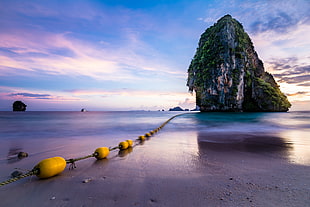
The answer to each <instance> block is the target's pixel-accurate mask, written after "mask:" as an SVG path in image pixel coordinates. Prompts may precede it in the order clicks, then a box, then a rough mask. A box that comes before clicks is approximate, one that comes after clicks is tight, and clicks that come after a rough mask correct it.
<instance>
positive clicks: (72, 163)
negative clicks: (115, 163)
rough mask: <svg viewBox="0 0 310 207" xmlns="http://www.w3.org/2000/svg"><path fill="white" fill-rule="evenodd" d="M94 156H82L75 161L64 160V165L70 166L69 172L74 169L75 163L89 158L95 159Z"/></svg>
mask: <svg viewBox="0 0 310 207" xmlns="http://www.w3.org/2000/svg"><path fill="white" fill-rule="evenodd" d="M95 156H96V153H93V154H91V155H87V156H84V157H79V158H75V159H68V160H66V163H67V164H70V166H69V170H73V169H74V168H76V165H75V162H76V161H79V160H84V159H87V158H90V157H95Z"/></svg>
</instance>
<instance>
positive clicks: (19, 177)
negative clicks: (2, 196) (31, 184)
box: [0, 170, 38, 186]
mask: <svg viewBox="0 0 310 207" xmlns="http://www.w3.org/2000/svg"><path fill="white" fill-rule="evenodd" d="M37 173H38V172H37V171H36V170H32V171H29V172H28V173H25V174H22V175H19V176H17V177H15V178H11V179H8V180H6V181H3V182H1V183H0V186H3V185H7V184H9V183H13V182H15V181H18V180H20V179H22V178H25V177H28V176H32V175H36V174H37Z"/></svg>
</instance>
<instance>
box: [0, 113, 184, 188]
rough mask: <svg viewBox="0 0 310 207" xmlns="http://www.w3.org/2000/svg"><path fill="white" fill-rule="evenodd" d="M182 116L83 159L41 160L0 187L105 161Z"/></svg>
mask: <svg viewBox="0 0 310 207" xmlns="http://www.w3.org/2000/svg"><path fill="white" fill-rule="evenodd" d="M181 115H183V114H178V115H175V116H173V117H171V118H170V119H168V120H167V121H165V122H164V123H163V124H162V125H160V126H159V127H158V128H156V129H154V130H152V131H150V132H148V133H146V134H145V135H141V136H139V137H138V138H137V139H136V140H135V141H132V140H130V139H128V140H125V141H123V142H120V143H119V144H118V146H115V147H112V148H111V147H110V148H108V147H99V148H97V149H96V150H95V152H94V153H93V154H91V155H87V156H84V157H79V158H75V159H67V160H66V159H64V158H62V157H51V158H47V159H44V160H42V161H41V162H39V163H38V164H37V165H36V166H35V167H34V168H33V169H32V170H31V171H29V172H28V173H25V174H22V175H19V176H16V177H14V178H11V179H8V180H6V181H3V182H1V183H0V187H1V186H4V185H7V184H9V183H13V182H15V181H17V180H20V179H22V178H25V177H28V176H32V175H36V176H37V177H39V178H50V177H53V176H55V175H58V174H60V173H61V172H62V171H64V169H65V168H66V165H67V164H70V166H69V170H72V169H74V168H76V165H75V162H77V161H80V160H84V159H87V158H90V157H95V158H96V159H97V160H101V159H105V158H107V156H108V155H109V153H110V152H111V151H114V150H116V149H119V150H120V151H121V150H126V149H129V148H132V147H133V146H134V143H135V142H143V141H145V140H146V138H149V137H151V136H152V135H154V134H155V133H157V132H158V131H159V130H160V129H162V128H163V127H164V126H165V125H166V124H167V123H168V122H170V121H171V120H172V119H174V118H175V117H177V116H181Z"/></svg>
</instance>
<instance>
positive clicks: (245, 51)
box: [187, 15, 291, 111]
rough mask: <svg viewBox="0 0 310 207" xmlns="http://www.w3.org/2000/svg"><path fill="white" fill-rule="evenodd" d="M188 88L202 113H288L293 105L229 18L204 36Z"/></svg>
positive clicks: (200, 41)
mask: <svg viewBox="0 0 310 207" xmlns="http://www.w3.org/2000/svg"><path fill="white" fill-rule="evenodd" d="M187 86H188V87H189V90H190V91H191V92H192V91H195V92H196V105H197V106H199V107H200V110H201V111H288V109H289V107H290V106H291V104H290V103H289V101H288V100H287V98H286V96H285V95H284V94H283V93H282V92H281V91H280V89H279V86H278V85H277V83H276V81H275V80H274V78H273V76H272V75H271V74H270V73H268V72H265V69H264V66H263V62H262V61H261V60H260V59H259V58H258V55H257V53H256V52H255V50H254V46H253V43H252V41H251V39H250V37H249V36H248V34H247V33H246V32H245V31H244V30H243V26H242V25H241V24H240V23H239V22H238V21H237V20H235V19H233V18H232V17H231V16H230V15H226V16H224V17H222V18H221V19H220V20H218V22H217V23H216V24H214V25H213V26H211V27H210V28H208V29H207V30H206V31H205V32H204V33H203V34H202V35H201V37H200V40H199V45H198V48H197V51H196V54H195V56H194V58H193V59H192V61H191V64H190V66H189V69H188V80H187Z"/></svg>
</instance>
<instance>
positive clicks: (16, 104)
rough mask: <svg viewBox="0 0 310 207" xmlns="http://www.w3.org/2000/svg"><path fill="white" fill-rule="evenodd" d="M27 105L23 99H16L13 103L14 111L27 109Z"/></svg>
mask: <svg viewBox="0 0 310 207" xmlns="http://www.w3.org/2000/svg"><path fill="white" fill-rule="evenodd" d="M26 107H27V105H26V104H24V103H23V102H22V101H15V102H14V103H13V111H26Z"/></svg>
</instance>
